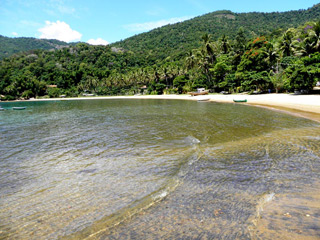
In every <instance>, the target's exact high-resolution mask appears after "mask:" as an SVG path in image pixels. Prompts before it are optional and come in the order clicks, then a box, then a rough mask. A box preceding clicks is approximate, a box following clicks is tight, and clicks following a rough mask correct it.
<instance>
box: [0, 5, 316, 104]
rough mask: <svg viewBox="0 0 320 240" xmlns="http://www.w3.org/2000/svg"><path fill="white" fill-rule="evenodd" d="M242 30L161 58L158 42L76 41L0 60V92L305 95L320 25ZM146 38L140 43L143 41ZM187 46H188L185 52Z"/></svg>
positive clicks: (179, 46) (7, 96)
mask: <svg viewBox="0 0 320 240" xmlns="http://www.w3.org/2000/svg"><path fill="white" fill-rule="evenodd" d="M317 7H319V5H318V6H315V7H314V8H317ZM306 11H311V10H310V9H309V10H306ZM289 13H290V12H289ZM303 13H304V12H303ZM221 14H222V15H221V17H218V18H217V17H215V18H217V19H218V20H219V19H220V20H221V21H222V20H223V21H225V20H226V21H234V19H233V17H231V16H229V17H228V18H227V17H226V14H227V12H221ZM228 14H229V12H228ZM230 14H231V13H230ZM257 14H258V13H257ZM274 14H275V15H276V13H274ZM266 15H269V14H266ZM271 15H272V14H270V16H271ZM302 15H303V14H302ZM243 16H246V14H243ZM243 16H242V17H243ZM236 17H238V16H236ZM300 17H301V18H303V16H300ZM225 18H226V19H225ZM247 18H248V16H247ZM190 21H191V22H192V20H190ZM190 21H187V22H189V23H188V24H190ZM252 21H253V20H252ZM181 24H183V23H179V24H176V25H170V26H166V27H163V28H160V29H158V30H154V31H151V32H150V33H149V34H151V33H152V32H153V33H152V34H155V36H157V35H159V36H161V34H156V33H157V31H164V32H166V31H165V29H168V28H170V27H174V26H175V27H176V28H178V26H180V25H181ZM195 26H196V25H195ZM218 26H220V25H218V24H217V25H216V28H218ZM239 26H240V25H239ZM239 26H238V25H237V26H235V27H238V29H237V30H232V29H230V33H231V32H233V31H234V35H232V36H230V35H228V34H224V33H223V32H221V35H220V36H219V37H217V36H216V35H214V34H210V31H207V33H203V34H202V35H201V37H199V38H198V40H197V42H198V43H197V46H193V45H192V44H193V40H188V39H187V37H188V38H190V39H191V38H193V37H194V36H192V37H191V36H189V35H196V34H192V33H191V34H189V35H187V34H186V35H185V36H186V39H187V40H185V41H181V42H179V41H180V40H175V41H177V42H172V46H171V45H167V48H166V49H169V50H168V51H167V52H166V51H164V52H162V53H161V54H160V52H161V51H160V50H161V46H158V45H157V43H150V46H147V45H146V46H145V49H144V48H142V46H139V44H140V43H139V44H138V43H137V44H138V45H137V46H136V47H134V46H131V47H127V45H125V44H123V43H121V44H120V45H119V46H118V45H116V44H114V45H110V46H91V45H88V44H85V43H78V44H75V45H69V46H66V47H64V48H61V49H58V50H54V51H52V50H50V51H48V50H32V51H29V52H24V53H19V54H15V55H14V56H11V57H9V58H5V59H3V60H2V61H0V94H1V95H2V99H3V100H11V99H18V98H25V99H27V98H31V97H42V96H46V97H58V96H60V95H66V96H70V97H72V96H78V95H81V94H83V93H94V94H97V95H132V94H163V93H186V92H189V91H192V90H194V89H196V88H198V87H205V88H207V89H210V90H211V91H215V92H220V91H225V92H240V91H248V92H253V91H257V92H266V91H270V90H271V91H276V92H280V91H294V90H305V91H308V90H311V89H312V88H313V86H314V85H315V84H316V82H317V81H319V80H320V21H317V22H314V21H308V22H306V23H304V24H301V25H300V26H298V27H296V28H291V27H290V28H287V29H285V30H281V31H280V30H279V31H277V32H276V34H275V33H272V34H271V32H272V31H271V30H270V34H266V35H260V34H259V35H257V34H253V35H250V34H247V33H248V30H247V29H246V28H244V27H241V26H240V27H239ZM277 26H280V25H277ZM261 29H262V28H261ZM270 29H271V28H270ZM203 31H204V32H205V29H204V30H203ZM201 33H202V30H201ZM167 34H168V35H170V33H169V32H167ZM215 34H216V33H215ZM144 35H146V34H141V36H140V35H138V36H136V37H138V38H139V39H140V38H141V39H142V40H143V36H144ZM131 40H132V39H130V41H131ZM142 40H141V41H142ZM137 42H138V41H137ZM185 43H188V44H190V46H189V47H184V46H185V45H184V44H185ZM152 44H153V50H150V49H152V48H151V45H152ZM164 46H165V45H164ZM189 48H190V49H189ZM170 49H174V50H172V52H170ZM162 54H163V55H162Z"/></svg>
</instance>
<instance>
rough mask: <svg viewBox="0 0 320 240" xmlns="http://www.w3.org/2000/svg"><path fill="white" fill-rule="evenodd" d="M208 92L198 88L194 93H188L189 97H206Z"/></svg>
mask: <svg viewBox="0 0 320 240" xmlns="http://www.w3.org/2000/svg"><path fill="white" fill-rule="evenodd" d="M208 93H209V90H205V89H204V88H198V89H197V91H196V92H189V93H188V94H190V95H191V96H199V95H207V94H208Z"/></svg>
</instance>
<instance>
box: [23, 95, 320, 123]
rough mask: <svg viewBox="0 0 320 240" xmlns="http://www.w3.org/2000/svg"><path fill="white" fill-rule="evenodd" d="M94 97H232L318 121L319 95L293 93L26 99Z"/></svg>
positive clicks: (221, 99)
mask: <svg viewBox="0 0 320 240" xmlns="http://www.w3.org/2000/svg"><path fill="white" fill-rule="evenodd" d="M94 99H169V100H170V99H172V100H190V101H199V100H208V101H211V102H221V103H234V102H233V99H236V100H238V99H247V103H237V104H247V105H252V106H259V107H267V108H270V109H273V110H277V111H283V112H287V113H289V114H294V115H296V116H300V117H305V118H309V119H312V120H315V121H318V122H320V95H293V94H259V95H241V94H239V95H233V94H232V95H220V94H213V95H204V96H195V97H191V96H190V95H141V96H109V97H108V96H101V97H99V96H98V97H78V98H49V99H35V100H28V101H54V100H94Z"/></svg>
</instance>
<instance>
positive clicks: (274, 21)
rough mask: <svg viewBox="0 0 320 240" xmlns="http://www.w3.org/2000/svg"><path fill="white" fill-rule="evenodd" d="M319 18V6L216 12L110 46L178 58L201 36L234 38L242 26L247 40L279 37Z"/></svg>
mask: <svg viewBox="0 0 320 240" xmlns="http://www.w3.org/2000/svg"><path fill="white" fill-rule="evenodd" d="M317 19H320V4H317V5H315V6H313V7H312V8H309V9H307V10H299V11H289V12H273V13H258V12H252V13H233V12H231V11H217V12H212V13H209V14H206V15H203V16H200V17H196V18H193V19H191V20H187V21H184V22H181V23H177V24H172V25H167V26H164V27H161V28H157V29H154V30H152V31H150V32H147V33H142V34H139V35H136V36H133V37H130V38H128V39H125V40H123V41H121V42H117V43H115V44H113V45H114V46H117V47H121V48H124V49H126V50H130V51H133V52H140V53H144V54H146V55H149V54H152V55H155V59H164V58H166V57H167V56H173V57H177V56H178V58H179V56H181V54H184V53H185V52H187V51H188V50H191V49H194V48H197V47H199V46H200V41H201V36H202V35H203V34H204V33H208V34H211V36H212V40H217V39H218V38H219V37H221V36H223V35H226V36H228V37H229V39H234V37H235V35H236V33H237V31H238V29H239V28H240V27H243V28H244V29H245V34H246V36H248V37H257V36H261V35H264V36H268V35H272V36H273V35H277V34H281V33H282V32H283V31H284V30H286V29H288V28H290V27H298V26H299V25H302V24H304V23H305V22H307V21H313V20H314V21H315V20H317Z"/></svg>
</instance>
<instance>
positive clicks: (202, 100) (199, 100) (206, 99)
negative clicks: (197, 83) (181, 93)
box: [198, 98, 210, 102]
mask: <svg viewBox="0 0 320 240" xmlns="http://www.w3.org/2000/svg"><path fill="white" fill-rule="evenodd" d="M206 101H210V98H199V99H198V102H206Z"/></svg>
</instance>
